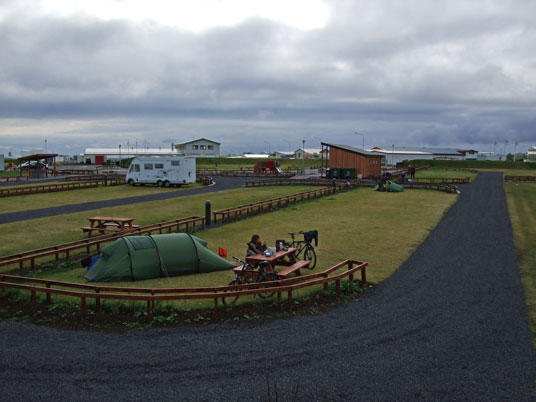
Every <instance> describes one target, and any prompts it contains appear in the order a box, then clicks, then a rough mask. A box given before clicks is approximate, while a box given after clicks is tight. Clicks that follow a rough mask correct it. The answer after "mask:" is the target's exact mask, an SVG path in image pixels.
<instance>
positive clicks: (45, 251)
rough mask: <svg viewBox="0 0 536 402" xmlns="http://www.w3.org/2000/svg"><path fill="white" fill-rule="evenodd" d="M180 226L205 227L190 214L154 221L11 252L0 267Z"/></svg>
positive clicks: (201, 220)
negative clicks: (136, 226) (143, 224)
mask: <svg viewBox="0 0 536 402" xmlns="http://www.w3.org/2000/svg"><path fill="white" fill-rule="evenodd" d="M181 228H182V229H183V230H184V231H186V232H190V231H191V230H194V229H204V228H205V218H204V217H200V216H190V217H188V218H181V219H174V220H170V221H166V222H160V223H154V224H151V225H146V226H141V227H139V228H135V229H132V230H126V231H122V232H120V233H110V234H105V235H102V236H96V237H92V238H89V239H83V240H77V241H74V242H70V243H64V244H59V245H55V246H50V247H44V248H40V249H37V250H31V251H26V252H23V253H17V254H11V255H6V256H3V257H0V267H1V266H8V265H14V264H18V265H19V268H20V269H22V268H24V262H26V261H30V267H31V268H32V269H33V268H34V267H35V260H36V259H38V258H43V257H48V256H52V255H53V256H55V259H56V261H57V260H59V258H60V256H61V255H64V256H65V258H69V257H70V254H71V252H72V251H74V250H80V249H86V252H87V254H91V247H95V248H96V250H97V251H98V250H100V247H101V245H102V244H105V243H109V242H111V241H114V240H116V239H118V238H119V237H121V236H125V235H144V234H152V233H155V232H158V233H163V232H164V231H167V232H168V233H171V231H172V229H176V231H177V232H178V231H179V230H181Z"/></svg>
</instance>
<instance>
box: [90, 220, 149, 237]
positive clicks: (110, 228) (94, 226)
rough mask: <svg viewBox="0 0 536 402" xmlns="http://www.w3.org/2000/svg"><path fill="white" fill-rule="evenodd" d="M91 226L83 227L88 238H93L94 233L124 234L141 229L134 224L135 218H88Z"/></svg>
mask: <svg viewBox="0 0 536 402" xmlns="http://www.w3.org/2000/svg"><path fill="white" fill-rule="evenodd" d="M88 220H89V222H90V226H84V227H82V230H83V231H84V232H88V236H91V233H92V232H93V231H98V232H101V233H104V232H122V231H126V230H132V229H136V228H138V227H139V225H134V224H133V223H132V222H133V221H134V218H118V217H113V216H94V217H91V218H88Z"/></svg>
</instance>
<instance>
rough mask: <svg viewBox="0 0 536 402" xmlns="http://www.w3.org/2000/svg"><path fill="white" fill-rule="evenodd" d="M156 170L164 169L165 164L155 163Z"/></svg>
mask: <svg viewBox="0 0 536 402" xmlns="http://www.w3.org/2000/svg"><path fill="white" fill-rule="evenodd" d="M154 168H155V169H164V164H163V163H155V164H154Z"/></svg>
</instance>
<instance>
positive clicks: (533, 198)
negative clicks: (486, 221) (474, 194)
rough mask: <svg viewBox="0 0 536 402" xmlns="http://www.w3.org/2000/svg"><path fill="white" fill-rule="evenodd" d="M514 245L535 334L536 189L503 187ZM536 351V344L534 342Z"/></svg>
mask: <svg viewBox="0 0 536 402" xmlns="http://www.w3.org/2000/svg"><path fill="white" fill-rule="evenodd" d="M504 189H505V192H506V196H507V200H508V210H509V212H510V219H511V221H512V228H513V231H514V243H515V246H516V251H517V255H518V261H517V262H518V264H519V268H520V269H521V280H522V282H523V286H524V287H525V297H526V301H527V308H528V312H529V320H530V327H531V329H532V331H533V332H534V333H535V334H536V226H535V222H536V185H535V184H533V183H505V184H504ZM534 345H535V347H536V340H535V341H534Z"/></svg>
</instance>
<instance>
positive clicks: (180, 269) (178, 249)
mask: <svg viewBox="0 0 536 402" xmlns="http://www.w3.org/2000/svg"><path fill="white" fill-rule="evenodd" d="M99 257H100V258H98V259H97V260H96V262H95V263H94V264H93V266H92V267H91V268H90V269H89V270H88V271H87V273H86V274H85V275H84V277H85V278H86V279H87V280H88V281H90V282H120V281H140V280H145V279H155V278H161V277H166V276H178V275H190V274H199V273H205V272H213V271H221V270H225V269H230V268H233V267H234V264H232V263H231V262H229V261H227V260H225V259H223V258H221V257H220V256H219V255H217V254H216V253H214V252H212V251H211V250H209V249H208V248H207V242H206V241H205V240H202V239H200V238H199V237H196V236H192V235H190V234H188V233H171V234H161V235H154V236H125V237H120V238H119V239H117V240H116V241H114V242H113V243H112V244H109V245H107V246H106V247H104V248H103V249H101V250H100V251H99Z"/></svg>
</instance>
